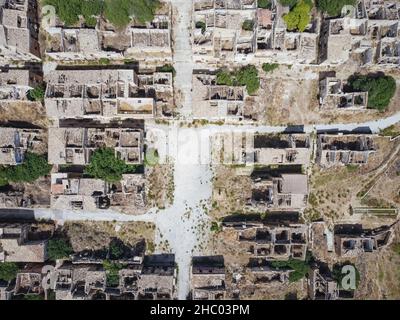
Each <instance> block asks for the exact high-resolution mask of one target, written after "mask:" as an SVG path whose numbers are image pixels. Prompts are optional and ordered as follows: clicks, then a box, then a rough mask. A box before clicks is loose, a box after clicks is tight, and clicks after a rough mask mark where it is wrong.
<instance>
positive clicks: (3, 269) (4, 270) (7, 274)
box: [0, 262, 19, 281]
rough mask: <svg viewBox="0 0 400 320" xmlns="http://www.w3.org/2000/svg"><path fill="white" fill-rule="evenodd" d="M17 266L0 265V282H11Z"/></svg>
mask: <svg viewBox="0 0 400 320" xmlns="http://www.w3.org/2000/svg"><path fill="white" fill-rule="evenodd" d="M18 269H19V268H18V266H17V265H16V264H15V263H14V262H2V263H0V280H5V281H11V280H12V279H15V278H16V276H17V273H18Z"/></svg>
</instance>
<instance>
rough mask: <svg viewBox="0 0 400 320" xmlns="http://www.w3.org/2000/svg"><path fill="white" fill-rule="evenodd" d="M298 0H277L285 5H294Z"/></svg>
mask: <svg viewBox="0 0 400 320" xmlns="http://www.w3.org/2000/svg"><path fill="white" fill-rule="evenodd" d="M297 1H298V0H279V3H280V4H281V5H283V6H285V7H290V8H292V7H294V6H295V5H296V4H297Z"/></svg>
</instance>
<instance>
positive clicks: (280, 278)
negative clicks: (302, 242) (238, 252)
mask: <svg viewBox="0 0 400 320" xmlns="http://www.w3.org/2000/svg"><path fill="white" fill-rule="evenodd" d="M246 271H247V272H248V273H249V276H250V277H251V278H250V280H251V282H252V283H254V285H255V286H256V287H265V286H272V285H280V284H287V283H289V276H290V273H291V272H293V269H291V268H286V267H285V268H279V269H276V268H273V267H271V265H270V263H269V261H266V260H263V259H262V258H250V260H249V264H248V265H247V267H246Z"/></svg>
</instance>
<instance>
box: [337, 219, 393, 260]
mask: <svg viewBox="0 0 400 320" xmlns="http://www.w3.org/2000/svg"><path fill="white" fill-rule="evenodd" d="M391 234H392V231H391V228H390V227H388V226H383V227H380V228H376V229H364V228H363V227H362V225H361V224H353V225H352V224H345V225H336V226H335V230H334V240H335V252H336V254H337V255H338V256H340V257H355V256H358V255H360V254H362V253H369V252H374V251H376V250H379V249H380V248H382V247H384V246H386V245H387V244H388V242H389V240H390V236H391Z"/></svg>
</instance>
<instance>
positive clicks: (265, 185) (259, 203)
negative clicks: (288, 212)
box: [247, 166, 308, 210]
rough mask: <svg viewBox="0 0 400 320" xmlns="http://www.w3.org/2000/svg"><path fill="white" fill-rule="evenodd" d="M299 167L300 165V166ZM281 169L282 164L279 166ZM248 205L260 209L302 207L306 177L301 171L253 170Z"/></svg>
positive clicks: (306, 194) (305, 201)
mask: <svg viewBox="0 0 400 320" xmlns="http://www.w3.org/2000/svg"><path fill="white" fill-rule="evenodd" d="M300 167H301V166H300ZM280 168H281V169H282V170H283V171H285V170H286V168H285V167H284V166H282V167H280ZM251 179H252V188H251V190H249V193H250V194H249V196H248V198H247V204H248V206H251V207H255V208H257V209H261V210H264V209H265V210H268V209H302V208H305V207H306V205H307V198H308V177H307V175H306V174H302V173H291V172H290V171H289V172H279V171H274V170H269V169H267V170H265V171H263V170H254V171H253V173H252V174H251Z"/></svg>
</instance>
